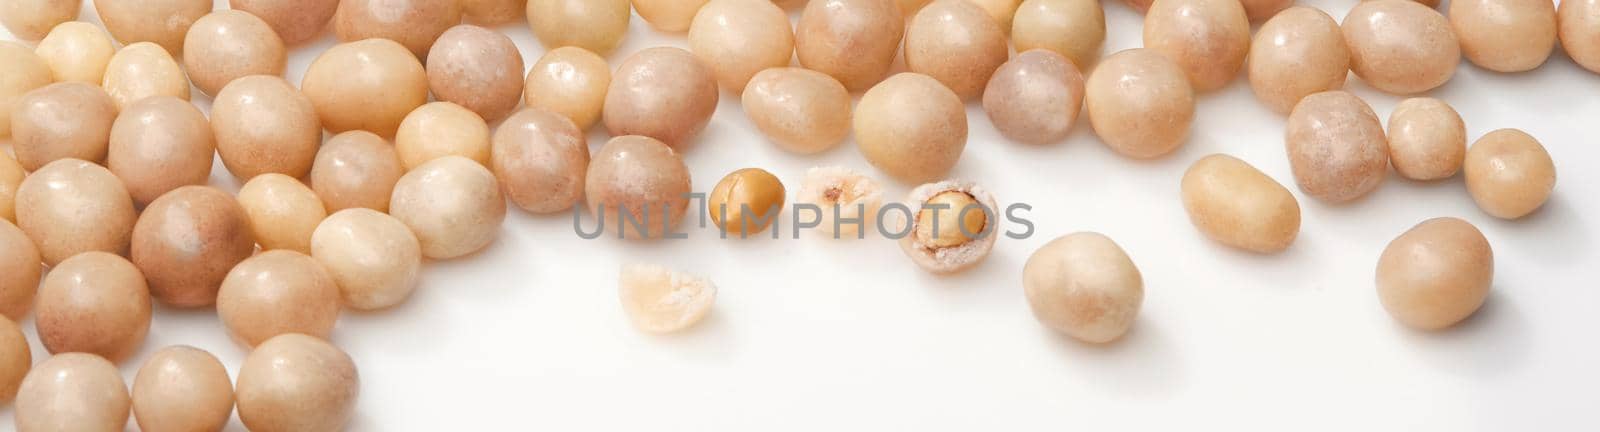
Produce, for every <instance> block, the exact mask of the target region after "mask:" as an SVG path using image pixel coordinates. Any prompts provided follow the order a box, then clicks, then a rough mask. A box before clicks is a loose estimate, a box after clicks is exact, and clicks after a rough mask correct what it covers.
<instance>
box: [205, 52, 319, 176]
mask: <svg viewBox="0 0 1600 432" xmlns="http://www.w3.org/2000/svg"><path fill="white" fill-rule="evenodd" d="M211 128H212V130H213V131H214V132H215V133H216V135H217V141H216V142H217V156H219V157H221V159H222V165H223V166H224V167H226V168H227V169H228V172H231V173H233V176H234V177H238V178H240V179H245V180H249V179H250V178H253V177H255V176H257V175H261V174H265V173H274V172H275V173H281V174H287V175H289V176H290V177H303V176H305V175H306V172H307V171H309V170H310V169H311V163H312V161H313V160H314V159H315V158H316V154H317V147H318V146H319V145H321V144H322V122H321V121H319V120H318V119H317V111H316V109H315V107H313V106H312V103H311V99H310V98H307V97H306V95H305V94H303V93H301V92H300V90H296V89H295V88H294V85H293V84H289V82H288V81H284V80H283V78H279V77H275V76H266V75H252V76H247V77H244V78H239V79H236V80H233V82H230V83H228V85H227V86H226V87H223V88H222V91H220V92H217V97H216V98H215V99H214V100H212V102H211Z"/></svg>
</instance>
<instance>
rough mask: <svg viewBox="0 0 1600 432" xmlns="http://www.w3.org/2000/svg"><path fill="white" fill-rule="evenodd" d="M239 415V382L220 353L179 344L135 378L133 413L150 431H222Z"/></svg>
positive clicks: (158, 354)
mask: <svg viewBox="0 0 1600 432" xmlns="http://www.w3.org/2000/svg"><path fill="white" fill-rule="evenodd" d="M231 415H233V383H232V382H229V381H228V369H227V368H224V367H223V366H222V362H221V361H220V360H217V357H216V356H213V355H211V353H208V352H205V351H204V350H201V349H199V348H195V347H191V346H187V345H174V346H169V347H166V348H162V349H161V350H160V351H156V353H155V354H153V355H151V356H150V359H149V360H145V362H144V366H140V367H139V372H138V374H137V375H134V378H133V417H134V420H135V421H137V422H138V424H139V428H140V429H143V430H147V431H220V430H222V427H223V426H225V425H227V423H228V417H229V416H231Z"/></svg>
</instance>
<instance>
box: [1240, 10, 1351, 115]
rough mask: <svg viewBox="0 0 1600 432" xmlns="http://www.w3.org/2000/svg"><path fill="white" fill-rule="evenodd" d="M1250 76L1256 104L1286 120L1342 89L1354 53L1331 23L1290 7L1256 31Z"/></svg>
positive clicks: (1327, 18)
mask: <svg viewBox="0 0 1600 432" xmlns="http://www.w3.org/2000/svg"><path fill="white" fill-rule="evenodd" d="M1247 72H1248V74H1249V78H1250V89H1251V90H1253V91H1255V94H1256V99H1258V100H1260V101H1261V103H1263V104H1266V105H1267V107H1268V108H1271V109H1272V110H1273V111H1276V112H1278V113H1280V114H1288V113H1289V110H1292V109H1294V104H1296V103H1298V102H1300V99H1301V98H1304V97H1306V95H1310V94H1312V93H1317V92H1324V91H1328V90H1338V89H1340V88H1342V87H1344V81H1345V78H1346V77H1347V76H1349V75H1350V49H1349V48H1348V47H1345V45H1344V35H1343V34H1341V33H1340V32H1339V23H1337V22H1334V21H1333V17H1330V16H1328V14H1327V13H1326V12H1323V11H1322V10H1319V9H1317V8H1313V7H1306V6H1297V7H1292V8H1289V9H1285V10H1284V11H1283V12H1280V13H1278V14H1277V15H1276V16H1273V17H1272V19H1269V20H1267V23H1266V24H1262V25H1261V29H1260V30H1257V31H1256V37H1255V39H1254V40H1252V41H1251V42H1250V61H1249V69H1248V71H1247Z"/></svg>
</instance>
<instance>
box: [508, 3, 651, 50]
mask: <svg viewBox="0 0 1600 432" xmlns="http://www.w3.org/2000/svg"><path fill="white" fill-rule="evenodd" d="M527 15H528V27H531V28H533V34H534V36H537V37H538V38H539V42H540V43H542V44H544V46H545V48H549V49H552V50H553V49H555V48H559V47H567V46H570V47H577V48H583V49H585V50H589V51H592V52H595V53H599V54H607V53H610V52H611V50H613V49H616V48H617V44H619V43H621V42H622V38H623V37H624V36H627V34H628V21H629V20H631V19H632V18H633V7H632V6H631V5H630V4H629V1H628V0H528V9H527Z"/></svg>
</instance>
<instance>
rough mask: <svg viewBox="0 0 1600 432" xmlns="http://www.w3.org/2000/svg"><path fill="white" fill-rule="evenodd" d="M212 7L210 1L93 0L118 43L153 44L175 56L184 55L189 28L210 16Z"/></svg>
mask: <svg viewBox="0 0 1600 432" xmlns="http://www.w3.org/2000/svg"><path fill="white" fill-rule="evenodd" d="M211 6H212V5H211V0H94V9H95V12H96V13H98V14H99V15H100V21H102V22H104V23H105V26H106V30H109V31H111V36H114V37H116V38H117V40H118V41H121V42H122V43H124V44H129V45H132V44H134V43H135V42H154V43H155V44H156V45H160V46H161V48H165V49H166V51H167V52H169V53H172V55H174V56H176V55H179V54H182V53H183V36H184V34H185V33H188V32H189V26H190V25H193V24H194V22H195V21H198V20H200V17H203V16H205V15H206V14H208V13H211Z"/></svg>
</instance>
